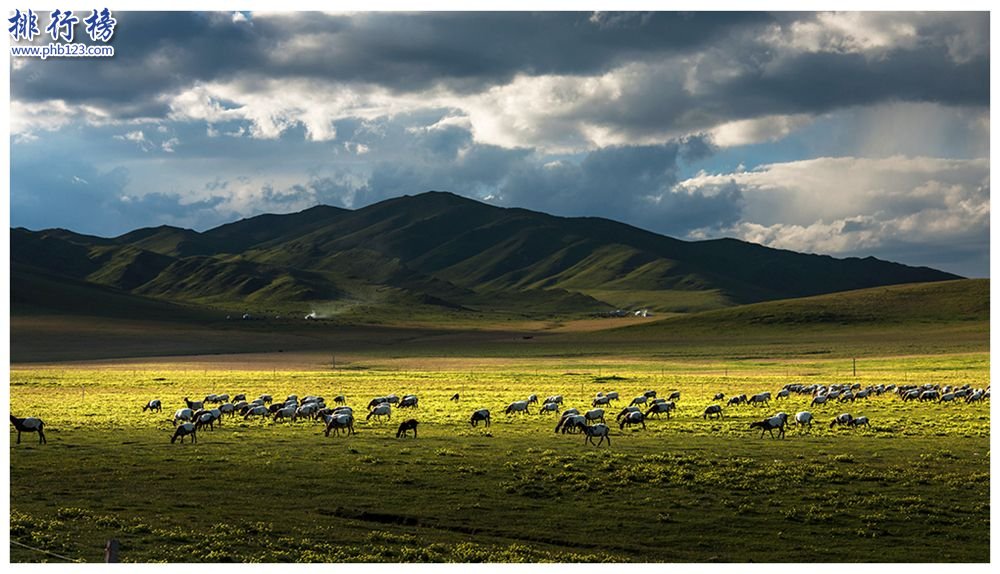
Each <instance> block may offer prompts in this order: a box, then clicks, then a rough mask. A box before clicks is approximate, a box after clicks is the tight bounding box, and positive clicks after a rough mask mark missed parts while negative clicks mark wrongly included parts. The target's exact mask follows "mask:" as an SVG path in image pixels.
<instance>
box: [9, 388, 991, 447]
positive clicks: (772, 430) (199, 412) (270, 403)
mask: <svg viewBox="0 0 1000 574" xmlns="http://www.w3.org/2000/svg"><path fill="white" fill-rule="evenodd" d="M884 394H887V395H895V396H896V397H898V399H899V400H901V401H904V402H905V401H916V402H934V403H936V404H942V405H949V407H948V408H954V407H951V406H950V405H955V404H960V403H962V402H964V403H976V402H984V401H986V400H989V398H990V388H989V386H986V387H985V388H974V387H973V386H972V385H971V384H965V385H963V386H950V385H946V386H941V385H936V384H924V385H899V386H897V385H885V384H879V385H868V386H865V387H862V385H861V384H860V383H850V384H847V383H845V384H830V385H820V384H811V385H806V384H789V385H785V386H784V387H783V388H781V389H778V390H777V391H776V392H775V393H774V395H772V393H771V392H769V391H765V392H760V393H754V394H751V395H750V396H749V398H748V396H747V394H739V395H734V396H732V397H731V398H729V400H728V401H727V402H726V405H727V406H728V407H729V408H734V407H741V406H743V405H756V406H758V407H760V406H767V404H768V403H769V402H770V401H771V397H772V396H775V397H776V399H775V400H783V401H787V400H790V399H791V397H792V396H794V395H804V396H805V398H806V400H809V401H810V402H809V405H810V406H811V407H820V408H825V407H828V406H829V405H831V404H841V403H844V402H850V403H852V404H858V401H867V400H870V399H871V397H879V396H882V395H884ZM656 395H657V392H656V391H655V390H646V391H644V392H643V393H642V394H640V395H637V396H636V397H635V398H634V399H632V401H631V403H630V404H629V406H627V407H624V408H623V409H621V411H620V412H618V414H617V416H616V417H615V420H616V422H617V423H618V425H619V430H624V429H625V427H630V428H634V427H641V428H643V429H645V428H646V421H648V420H650V419H652V418H656V417H657V416H658V415H660V414H666V415H667V417H666V418H667V419H669V418H671V413H675V412H676V408H677V406H676V405H677V403H676V401H678V400H680V396H681V395H680V391H672V392H670V393H669V394H668V395H667V396H668V398H667V399H664V398H657V396H656ZM618 396H619V394H618V392H617V391H614V392H599V393H597V395H596V397H594V398H593V399H592V400H591V401H590V403H591V406H592V407H594V408H591V409H589V410H587V411H586V412H585V413H583V414H581V412H580V409H577V408H567V409H565V410H563V411H562V412H561V413H559V410H560V408H561V407H562V404H563V402H564V398H563V396H562V395H551V396H548V397H546V398H545V399H544V400H542V401H539V399H538V395H535V394H532V395H530V396H529V397H528V398H527V399H526V400H518V401H514V402H512V403H509V404H508V405H507V407H506V408H505V409H504V413H505V414H507V415H515V414H528V413H530V410H529V406H530V405H532V404H538V403H539V402H541V403H542V406H541V407H540V408H539V411H538V412H539V414H542V413H548V412H553V413H559V421H558V423H557V424H556V426H555V431H556V433H559V432H562V433H564V434H565V433H582V434H584V435H585V437H586V443H587V444H597V445H601V444H603V443H604V442H605V441H607V442H608V444H609V445H610V443H611V436H610V434H609V433H610V431H609V427H608V425H607V424H605V416H606V409H605V408H597V407H598V406H600V407H607V406H609V405H610V404H611V403H612V402H613V401H615V400H617V399H618ZM457 399H458V393H455V395H453V396H452V397H451V399H450V400H452V401H457ZM713 400H714V401H722V400H725V394H724V393H715V394H714V395H713ZM182 401H183V403H184V405H185V406H183V407H180V408H178V409H177V410H176V411H175V412H174V415H173V417H172V418H170V419H168V420H170V421H171V423H172V425H173V427H174V432H173V435H172V436H171V441H170V442H171V443H174V442H177V440H178V439H180V442H182V443H183V442H184V438H185V437H188V436H190V437H191V440H190V441H189V442H191V443H196V442H197V433H198V431H205V430H207V431H214V430H215V427H216V426H219V425H222V424H223V420H224V418H225V417H235V416H236V415H237V414H239V415H240V416H242V417H243V418H244V420H246V421H249V420H252V419H255V418H256V419H260V420H261V421H268V420H270V421H272V422H279V421H288V422H291V423H297V422H300V421H309V420H313V421H320V422H322V423H324V426H325V431H324V434H325V435H326V436H329V435H330V434H331V433H334V434H335V435H339V434H340V433H341V431H343V432H345V433H346V434H347V435H348V436H350V435H353V434H356V431H355V428H354V422H355V417H354V413H353V410H352V409H351V407H349V406H346V403H347V398H346V396H345V395H342V394H341V395H337V396H336V398H335V399H334V401H333V402H334V403H335V404H337V405H340V406H337V407H335V408H330V407H327V406H326V404H325V402H324V399H323V397H320V396H314V395H309V396H306V397H303V398H302V399H299V397H298V396H297V395H289V396H288V397H287V398H286V399H285V400H284V401H279V402H275V401H274V399H273V397H272V396H271V395H266V394H264V395H260V396H259V397H257V398H256V399H253V400H252V401H249V402H248V401H247V395H246V394H245V393H237V394H234V395H232V400H231V401H230V395H228V394H226V393H222V394H209V395H206V396H205V398H204V399H203V400H199V401H194V400H191V399H190V397H187V396H185V397H183V399H182ZM418 404H419V399H418V398H417V396H416V395H413V394H406V395H403V396H402V398H400V397H399V396H398V395H396V394H388V395H383V396H379V397H376V398H374V399H372V400H371V401H370V402H369V403H368V407H369V408H368V413H367V415H366V417H365V420H366V421H372V420H373V419H374V421H373V422H378V421H383V420H385V421H388V420H391V418H392V411H393V410H394V409H404V408H417V406H418ZM206 405H216V406H214V407H212V408H206ZM640 405H643V406H645V405H648V408H646V409H645V411H644V410H643V409H642V407H640ZM162 410H163V402H162V401H161V400H160V399H151V400H149V401H147V402H146V403H145V404H144V405H143V406H142V412H144V413H145V412H149V413H160V412H161V411H162ZM701 414H702V418H703V419H706V420H707V419H709V418H716V419H720V418H722V417H724V416H725V412H724V409H723V407H722V405H720V404H710V405H708V406H707V407H705V408H704V410H703V411H702V413H701ZM830 416H831V418H830V419H829V421H830V422H829V428H830V429H831V430H832V429H834V428H836V427H838V426H839V427H844V428H849V429H858V428H862V427H864V428H872V426H871V421H870V420H869V417H868V416H864V415H862V416H854V415H852V414H850V413H842V414H840V415H836V416H833V415H832V414H830ZM823 418H826V417H823ZM10 420H11V424H13V425H14V428H15V429H16V430H17V440H16V444H20V442H21V434H22V433H25V432H35V433H38V442H39V444H46V443H47V442H48V441H47V440H46V437H45V431H44V423H43V422H42V420H41V419H40V418H37V417H28V418H23V419H22V418H17V417H15V416H13V415H11V417H10ZM468 420H469V423H470V426H472V427H477V426H478V425H479V423H483V425H484V426H485V427H487V428H488V427H490V424H491V422H492V421H491V417H490V411H489V409H478V410H475V411H473V412H472V414H471V417H470V418H469V419H468ZM789 421H791V423H792V424H794V426H795V427H797V428H798V429H799V430H800V432H802V431H807V430H810V429H812V428H813V423H815V422H816V418H815V416H814V415H813V413H812V412H809V411H799V412H797V413H796V414H795V416H794V417H790V416H789V415H788V414H787V413H783V412H781V413H776V414H774V415H772V416H770V417H767V418H764V419H761V420H757V421H754V422H751V423H750V424H749V429H750V430H758V429H759V430H760V431H761V432H760V435H759V436H760V437H761V438H763V437H764V435H770V436H771V437H772V438H778V439H780V438H785V436H786V429H787V427H788V426H789V424H790V422H789ZM511 422H513V421H511ZM417 424H418V422H417V420H416V419H412V418H411V419H407V420H406V421H404V422H403V423H402V424H400V425H399V427H398V429H397V437H400V438H403V437H406V436H409V433H410V432H413V435H414V437H416V430H417ZM296 426H298V425H296ZM550 428H551V427H550ZM595 438H596V439H599V440H598V442H596V443H595V442H594V439H595Z"/></svg>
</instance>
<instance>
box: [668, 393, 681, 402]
mask: <svg viewBox="0 0 1000 574" xmlns="http://www.w3.org/2000/svg"><path fill="white" fill-rule="evenodd" d="M667 400H668V401H679V400H681V392H680V391H674V392H672V393H670V396H669V397H667Z"/></svg>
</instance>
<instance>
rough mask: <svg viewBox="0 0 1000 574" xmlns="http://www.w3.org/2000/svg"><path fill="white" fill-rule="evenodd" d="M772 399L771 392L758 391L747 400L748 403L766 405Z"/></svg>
mask: <svg viewBox="0 0 1000 574" xmlns="http://www.w3.org/2000/svg"><path fill="white" fill-rule="evenodd" d="M770 400H771V393H758V394H756V395H753V396H752V397H750V399H749V400H747V404H750V405H757V406H762V407H766V406H767V405H768V402H769V401H770Z"/></svg>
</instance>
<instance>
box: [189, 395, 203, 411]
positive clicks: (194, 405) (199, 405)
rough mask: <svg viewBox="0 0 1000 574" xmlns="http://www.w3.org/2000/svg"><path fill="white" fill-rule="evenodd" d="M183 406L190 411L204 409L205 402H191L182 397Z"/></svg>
mask: <svg viewBox="0 0 1000 574" xmlns="http://www.w3.org/2000/svg"><path fill="white" fill-rule="evenodd" d="M184 404H186V405H187V407H188V408H189V409H191V410H192V411H196V410H198V409H202V408H205V401H191V400H188V398H187V397H184Z"/></svg>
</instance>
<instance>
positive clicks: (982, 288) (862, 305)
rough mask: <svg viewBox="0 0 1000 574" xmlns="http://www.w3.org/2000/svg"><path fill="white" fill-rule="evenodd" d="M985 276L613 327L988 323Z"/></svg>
mask: <svg viewBox="0 0 1000 574" xmlns="http://www.w3.org/2000/svg"><path fill="white" fill-rule="evenodd" d="M989 319H990V281H989V279H962V280H957V281H942V282H935V283H921V284H908V285H891V286H885V287H875V288H870V289H861V290H857V291H845V292H841V293H832V294H828V295H818V296H814V297H803V298H799V299H787V300H782V301H768V302H765V303H755V304H752V305H742V306H739V307H733V308H730V309H719V310H715V311H706V312H703V313H692V314H690V315H685V316H680V317H671V318H667V319H662V320H660V321H653V322H650V323H645V324H643V325H635V326H631V327H625V328H622V329H618V330H617V331H618V332H619V333H620V334H622V335H623V336H642V335H648V334H655V333H659V332H665V331H681V332H684V333H691V332H694V331H722V330H730V331H732V332H741V331H747V330H752V329H753V328H755V327H772V326H773V327H781V328H786V327H810V328H837V327H865V326H886V325H907V324H918V323H922V324H931V323H941V324H946V323H962V322H977V321H978V322H984V323H987V324H988V322H989Z"/></svg>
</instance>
